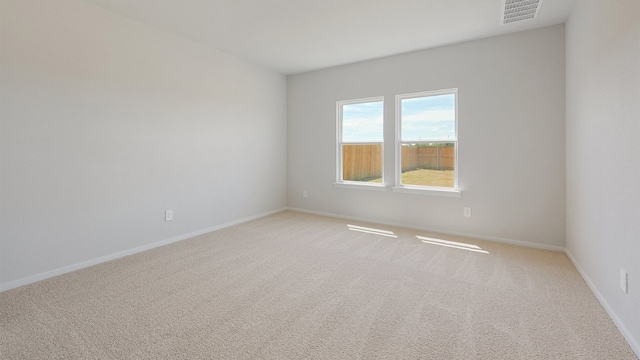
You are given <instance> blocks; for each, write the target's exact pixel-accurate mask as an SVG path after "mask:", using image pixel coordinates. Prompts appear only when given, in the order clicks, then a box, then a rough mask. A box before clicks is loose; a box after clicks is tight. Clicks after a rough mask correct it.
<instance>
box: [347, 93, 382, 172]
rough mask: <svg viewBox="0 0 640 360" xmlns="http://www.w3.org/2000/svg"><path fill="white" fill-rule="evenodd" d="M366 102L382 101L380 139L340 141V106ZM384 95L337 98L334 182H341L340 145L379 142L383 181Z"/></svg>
mask: <svg viewBox="0 0 640 360" xmlns="http://www.w3.org/2000/svg"><path fill="white" fill-rule="evenodd" d="M368 102H382V141H369V142H343V141H342V108H343V107H344V105H352V104H363V103H368ZM384 107H385V101H384V96H374V97H368V98H361V99H353V100H339V101H336V183H342V182H343V179H342V177H343V172H342V171H343V169H342V146H343V145H367V144H368V145H373V144H380V145H381V146H382V152H381V153H382V159H381V161H382V164H381V169H382V181H383V182H384V127H385V126H384V119H385V118H384Z"/></svg>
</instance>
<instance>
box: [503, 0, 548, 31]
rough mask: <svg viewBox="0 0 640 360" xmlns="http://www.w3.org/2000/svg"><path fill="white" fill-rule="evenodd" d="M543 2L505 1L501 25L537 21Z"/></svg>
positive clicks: (537, 0) (530, 0) (536, 0)
mask: <svg viewBox="0 0 640 360" xmlns="http://www.w3.org/2000/svg"><path fill="white" fill-rule="evenodd" d="M541 6H542V0H503V6H502V19H501V21H500V23H501V24H503V25H504V24H510V23H513V22H517V21H523V20H531V19H535V18H536V17H537V16H538V12H540V7H541Z"/></svg>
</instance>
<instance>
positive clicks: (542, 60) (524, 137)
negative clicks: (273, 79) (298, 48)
mask: <svg viewBox="0 0 640 360" xmlns="http://www.w3.org/2000/svg"><path fill="white" fill-rule="evenodd" d="M564 36H565V35H564V25H557V26H552V27H546V28H542V29H538V30H533V31H527V32H521V33H516V34H511V35H506V36H500V37H494V38H488V39H483V40H478V41H473V42H467V43H461V44H456V45H451V46H446V47H440V48H434V49H429V50H424V51H420V52H414V53H409V54H404V55H399V56H393V57H388V58H382V59H378V60H372V61H368V62H363V63H356V64H352V65H347V66H341V67H336V68H331V69H327V70H321V71H315V72H310V73H304V74H299V75H294V76H289V77H288V114H289V117H288V122H289V127H288V139H289V140H288V146H289V151H288V156H289V158H288V188H289V192H288V204H289V206H290V207H292V208H298V209H303V210H307V211H316V212H325V213H331V214H338V215H342V216H350V217H359V218H365V219H368V220H372V221H378V222H383V223H393V224H399V225H404V226H410V227H416V228H426V229H433V230H439V231H445V232H452V233H463V234H471V235H475V236H482V237H485V238H493V239H503V240H513V241H519V242H526V243H529V244H538V245H542V246H549V247H556V248H562V247H563V246H564V236H565V206H564V205H565V159H564V138H565V123H564V117H565V62H564V56H565V47H564ZM450 88H457V89H458V140H459V152H458V157H459V186H460V188H461V190H462V194H461V197H460V198H452V197H441V196H430V195H417V194H406V193H397V192H392V191H391V189H390V187H392V186H393V185H394V158H395V149H394V145H393V141H394V139H395V133H394V131H395V129H394V126H395V125H394V124H395V119H394V116H395V108H394V106H395V104H394V103H395V95H397V94H407V93H413V92H419V91H428V90H439V89H450ZM373 96H384V98H385V120H384V121H385V135H384V136H385V141H386V145H385V148H384V166H385V168H384V175H385V183H386V185H387V186H388V188H387V191H384V192H378V191H367V190H359V189H345V188H337V187H334V185H333V183H334V181H335V180H336V101H339V100H348V99H358V98H366V97H373ZM303 190H307V191H308V198H303V197H302V191H303ZM464 206H470V207H472V210H473V212H472V213H473V217H471V218H465V217H463V207H464Z"/></svg>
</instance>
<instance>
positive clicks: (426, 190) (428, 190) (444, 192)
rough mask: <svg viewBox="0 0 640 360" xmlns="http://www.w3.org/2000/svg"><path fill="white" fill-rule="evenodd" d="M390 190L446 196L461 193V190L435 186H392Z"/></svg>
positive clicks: (457, 195)
mask: <svg viewBox="0 0 640 360" xmlns="http://www.w3.org/2000/svg"><path fill="white" fill-rule="evenodd" d="M392 190H393V192H399V193H408V194H420V195H435V196H448V197H460V196H461V195H462V192H461V191H460V190H458V189H448V188H437V187H411V186H394V187H393V188H392Z"/></svg>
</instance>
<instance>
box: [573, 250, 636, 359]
mask: <svg viewBox="0 0 640 360" xmlns="http://www.w3.org/2000/svg"><path fill="white" fill-rule="evenodd" d="M564 252H565V254H567V257H568V258H569V260H571V262H572V263H573V266H575V267H576V269H577V270H578V272H579V273H580V275H581V276H582V278H583V279H584V282H586V283H587V286H589V289H591V292H592V293H593V294H594V295H595V296H596V298H597V299H598V301H600V304H601V305H602V307H603V308H604V310H605V311H606V312H607V314H609V317H610V318H611V320H613V323H614V324H616V326H617V327H618V330H620V333H621V334H622V336H624V338H625V340H627V343H629V346H631V349H632V350H633V351H634V352H635V353H636V356H637V357H638V358H640V344H639V343H638V341H636V339H634V338H633V336H632V335H631V333H630V332H629V330H628V329H627V327H626V326H625V325H624V323H623V322H622V320H620V317H618V315H617V314H616V313H615V311H613V308H612V307H611V306H610V305H609V303H608V302H607V300H606V299H605V298H604V296H602V293H600V291H599V290H598V288H597V287H596V285H595V284H594V283H593V281H591V279H590V278H589V276H587V273H586V272H584V270H583V269H582V267H581V266H580V264H579V263H578V261H576V259H575V258H574V257H573V255H571V252H570V251H569V250H568V249H565V251H564Z"/></svg>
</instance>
